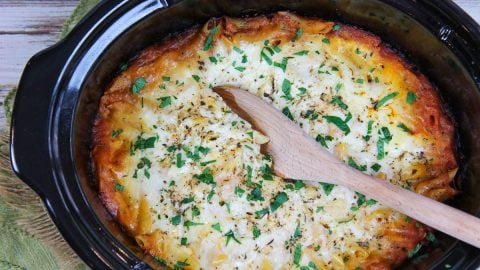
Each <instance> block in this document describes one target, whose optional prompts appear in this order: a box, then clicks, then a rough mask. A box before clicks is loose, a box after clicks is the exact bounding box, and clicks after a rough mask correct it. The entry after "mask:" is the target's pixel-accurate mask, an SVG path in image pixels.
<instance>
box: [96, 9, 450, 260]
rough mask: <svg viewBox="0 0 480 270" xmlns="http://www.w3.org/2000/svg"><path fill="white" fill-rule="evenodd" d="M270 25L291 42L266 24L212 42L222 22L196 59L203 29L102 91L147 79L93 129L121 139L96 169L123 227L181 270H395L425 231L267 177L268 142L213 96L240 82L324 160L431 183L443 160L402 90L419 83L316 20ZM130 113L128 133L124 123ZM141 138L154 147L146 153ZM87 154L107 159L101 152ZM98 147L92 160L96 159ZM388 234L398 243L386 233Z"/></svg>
mask: <svg viewBox="0 0 480 270" xmlns="http://www.w3.org/2000/svg"><path fill="white" fill-rule="evenodd" d="M276 16H280V17H282V16H284V17H285V16H287V17H288V19H289V20H295V21H299V22H301V23H302V25H303V28H296V29H295V31H293V32H292V31H291V30H290V32H289V36H288V37H287V38H286V37H285V36H282V35H274V34H275V33H278V31H280V30H278V29H274V30H268V29H269V28H268V27H265V28H266V29H265V30H264V31H263V30H262V31H258V32H255V35H254V36H248V37H244V36H240V38H231V37H229V36H228V35H224V34H222V31H223V30H224V29H223V27H225V26H224V25H221V24H220V25H218V30H219V31H218V32H217V33H214V34H213V35H212V36H213V42H212V44H211V48H208V50H204V47H208V46H207V45H208V44H207V43H208V35H209V34H211V33H212V30H211V28H207V26H206V27H205V28H203V29H201V30H199V33H203V34H201V36H195V37H194V38H191V40H190V42H191V43H192V44H189V45H188V46H184V47H181V48H179V49H172V51H170V52H168V51H167V52H166V53H164V54H162V55H160V56H159V57H158V58H156V59H155V61H153V62H151V63H148V64H146V65H138V66H135V65H134V66H132V67H130V68H129V70H128V71H126V72H124V73H123V74H122V75H120V78H122V77H123V78H124V79H126V80H128V81H130V84H128V87H123V88H121V87H120V88H121V90H118V89H117V88H116V87H115V84H114V86H113V87H112V88H111V90H110V91H109V92H107V94H106V96H108V95H113V94H115V92H116V91H125V92H131V91H132V88H131V87H132V86H133V87H135V84H137V83H138V80H139V79H141V78H143V79H145V81H146V84H145V85H144V86H143V85H137V86H141V87H140V88H141V90H140V91H139V92H138V93H136V94H131V93H128V96H129V97H128V98H125V99H124V100H123V101H120V103H122V104H123V105H121V106H118V104H117V103H115V102H117V101H114V102H111V104H110V105H108V104H107V103H108V102H107V101H106V97H104V99H105V100H104V101H103V102H104V104H107V105H105V106H106V107H108V109H109V110H110V114H108V116H105V115H107V114H105V115H104V116H105V117H104V118H101V120H100V122H101V121H109V123H110V125H109V126H108V127H110V128H111V130H112V131H116V132H119V130H121V133H120V134H118V135H116V136H115V137H108V138H106V139H105V141H104V142H106V143H105V144H108V145H110V147H111V148H110V149H119V152H118V153H115V151H113V150H112V151H111V156H116V155H120V154H119V153H120V152H122V151H120V150H121V149H123V150H124V151H123V152H122V153H123V154H122V155H120V156H121V160H122V161H121V164H120V165H119V166H117V165H115V166H113V165H112V166H109V165H105V164H101V163H102V162H100V161H99V159H97V164H96V166H97V168H99V169H98V170H102V169H103V168H107V167H108V168H107V170H108V171H111V172H112V175H114V176H113V179H114V181H113V182H112V183H110V184H109V185H115V187H116V190H114V191H112V192H113V193H115V194H120V196H122V198H124V200H125V201H127V202H128V205H129V207H130V208H131V209H130V208H129V209H130V210H129V211H131V212H132V213H133V212H135V213H137V214H136V216H135V215H134V216H135V217H134V218H133V219H137V220H138V223H135V221H133V222H132V221H128V222H127V221H126V220H127V219H126V218H125V217H123V218H122V216H119V219H120V221H121V222H122V221H123V223H124V225H126V224H134V225H131V226H130V227H128V226H127V229H128V230H129V231H130V233H132V234H133V236H135V237H136V238H137V241H138V242H139V243H140V244H141V245H142V246H143V247H144V248H145V249H146V250H147V251H149V252H150V253H151V254H152V255H153V256H156V258H158V259H159V260H160V261H162V262H166V263H167V264H168V265H170V266H175V265H180V266H182V265H183V266H185V269H200V268H201V269H291V268H294V267H295V266H296V267H300V266H309V265H310V267H311V269H315V267H316V268H318V269H344V268H350V269H355V268H356V267H365V268H368V265H369V264H368V263H369V261H379V262H383V263H385V265H387V267H390V266H392V265H395V264H398V262H399V261H400V262H401V260H402V259H403V258H404V257H405V256H406V250H407V249H411V248H413V247H414V246H415V244H416V243H417V242H418V241H419V240H420V239H422V238H423V237H424V232H423V229H422V228H417V227H416V226H414V225H413V224H411V223H409V222H408V219H407V221H405V220H406V218H405V216H403V215H401V214H399V213H396V212H393V211H391V210H389V209H386V208H384V207H383V206H382V205H381V204H379V203H376V202H375V201H373V200H371V199H369V198H364V196H363V195H361V194H358V193H356V192H354V191H352V190H349V189H347V188H345V187H341V186H334V187H332V186H329V185H322V184H318V183H310V182H305V183H303V184H302V182H297V183H296V182H286V181H284V180H282V179H280V178H278V177H276V176H273V175H271V173H269V172H268V168H270V167H271V164H272V161H271V160H270V159H269V158H268V156H265V155H263V154H262V153H261V152H260V146H261V144H263V143H266V142H267V141H268V138H265V137H264V136H263V135H261V134H260V133H258V132H256V131H254V130H252V127H251V125H250V124H249V123H248V122H246V121H244V120H243V119H241V118H240V117H239V116H238V115H236V114H235V113H234V112H232V111H231V109H230V108H229V107H228V106H227V105H226V104H225V103H224V102H223V100H222V99H221V97H219V96H218V95H217V94H216V93H214V92H213V91H212V87H214V86H218V85H233V86H237V87H240V88H243V89H246V90H248V91H250V92H252V93H254V94H256V95H258V96H260V97H262V98H263V99H264V100H266V101H267V102H269V103H270V104H272V106H274V107H276V108H277V109H279V110H283V111H285V110H286V109H285V108H288V110H289V111H290V113H291V116H292V117H293V120H294V121H295V122H296V123H297V124H299V125H300V126H301V127H302V128H303V129H304V130H305V131H306V132H308V133H309V134H310V135H312V137H316V138H318V141H319V143H322V145H323V146H324V147H325V149H326V150H328V151H329V152H331V153H332V154H335V155H337V156H338V157H339V158H340V159H342V160H344V161H345V162H347V163H349V164H350V165H352V166H358V168H360V169H362V170H364V171H365V172H366V173H368V174H372V175H376V176H377V177H379V178H382V179H387V180H390V181H392V182H393V183H395V184H399V185H402V186H405V187H409V186H411V185H412V182H411V181H414V182H413V183H416V182H417V181H418V180H425V179H430V178H432V177H434V176H437V175H430V174H429V170H428V168H429V166H430V164H434V165H435V166H437V165H438V164H440V165H445V162H443V161H442V160H441V158H439V156H438V155H437V154H436V151H437V150H436V149H437V148H438V146H437V145H436V140H437V139H439V138H436V137H435V136H436V135H432V134H433V133H432V132H429V131H427V132H425V131H422V130H421V128H422V127H418V126H417V125H418V123H419V122H418V119H416V118H417V116H416V115H415V112H416V111H415V106H416V103H415V101H413V102H412V100H411V98H412V97H410V100H409V101H408V102H407V99H409V98H408V97H407V96H408V95H411V94H409V92H410V93H414V94H415V93H418V92H419V91H420V90H419V89H420V86H419V85H415V83H418V82H415V81H414V82H410V81H409V80H412V79H416V78H417V77H416V75H414V74H413V73H412V72H411V71H410V70H409V69H408V68H407V67H406V66H405V65H404V64H403V63H401V62H400V64H399V62H398V61H399V60H398V59H397V58H394V59H393V60H392V58H391V57H390V58H389V57H387V56H386V55H385V54H384V53H383V52H382V48H378V47H375V46H372V44H371V43H369V42H362V41H361V40H360V41H359V40H355V39H348V38H345V37H342V36H341V35H334V34H332V33H334V32H335V31H336V30H338V29H337V27H334V28H333V29H334V30H332V27H333V24H332V23H329V22H323V21H315V23H316V24H315V25H317V26H322V27H323V28H325V29H327V30H326V31H316V32H315V31H313V30H312V29H311V28H309V26H308V25H307V26H305V24H306V22H305V21H302V20H303V19H301V18H297V17H293V16H291V15H289V14H280V15H276ZM307 22H312V20H309V21H307ZM210 26H211V24H210ZM310 27H312V28H313V29H317V28H315V27H313V26H311V25H310ZM322 27H320V28H322ZM345 28H348V27H346V26H345ZM298 29H302V30H303V34H302V35H299V34H298V33H299V32H298ZM335 29H336V30H335ZM349 29H350V31H359V30H355V29H351V28H349ZM309 30H311V31H309ZM340 30H341V31H347V30H348V29H347V30H342V29H340ZM312 31H313V33H312ZM362 33H363V32H362ZM295 34H297V38H296V40H293V41H292V36H295ZM239 35H240V34H239ZM242 37H244V38H242ZM275 37H277V38H275ZM274 44H275V45H274ZM179 52H182V56H179ZM265 55H266V57H265ZM395 69H397V70H395ZM120 80H121V79H117V81H120ZM136 82H137V83H136ZM432 90H433V89H430V91H432ZM389 97H390V98H389ZM416 97H417V99H418V98H419V95H417V96H416ZM127 99H128V100H129V101H126V100H127ZM382 103H383V104H382ZM112 104H117V106H118V107H116V106H115V105H112ZM127 104H128V105H127ZM380 105H381V106H380ZM434 106H438V107H439V105H438V104H437V105H435V104H434ZM439 110H440V111H441V109H439ZM127 114H128V117H129V119H134V120H133V121H134V122H135V123H136V124H135V125H132V124H130V123H131V121H125V120H124V119H126V118H125V117H126V116H125V115H127ZM332 119H333V120H332ZM335 119H336V120H335ZM338 121H341V122H343V125H344V126H346V127H347V128H345V127H343V128H342V127H341V125H342V124H339V122H338ZM369 123H370V124H369ZM402 125H403V127H402ZM99 126H100V124H99V123H97V126H96V129H97V133H98V130H99ZM369 126H370V130H371V131H370V132H369V131H368V130H369ZM347 129H348V131H347ZM106 133H108V134H109V130H107V131H106ZM448 136H451V134H448ZM148 138H150V140H151V141H150V143H151V145H149V146H147V147H145V145H143V146H142V145H141V142H145V140H148ZM152 140H153V143H152ZM448 143H450V142H447V143H446V144H448ZM382 146H383V150H382ZM95 147H96V149H95V151H106V150H104V148H102V147H103V146H102V145H101V144H97V145H95ZM127 149H128V150H127ZM95 151H94V157H95V156H96V155H97V156H98V155H99V154H98V152H95ZM109 162H111V160H109ZM354 164H356V165H354ZM432 166H433V165H432ZM455 166H456V164H454V166H453V168H444V169H445V170H451V169H454V167H455ZM422 168H425V169H422ZM210 176H211V177H212V179H210V180H209V177H210ZM100 178H102V177H100ZM100 181H102V179H100ZM105 181H106V180H105ZM105 181H104V182H105ZM409 181H410V182H409ZM105 183H106V182H105ZM110 189H111V187H110ZM279 198H283V200H281V201H280V202H281V203H278V205H276V203H275V201H276V199H279ZM359 203H360V205H358V204H359ZM142 205H143V206H142ZM277 206H278V208H276V207H277ZM142 207H143V208H145V209H146V210H142V209H143V208H142ZM141 208H142V209H141ZM132 209H133V210H132ZM135 209H136V210H135ZM262 210H263V211H265V213H263V214H260V212H257V211H262ZM256 212H257V213H259V214H256ZM114 214H115V213H114ZM135 224H137V225H135ZM138 224H142V226H139V225H138ZM392 226H396V228H397V231H396V232H397V234H398V235H399V237H400V238H402V240H401V241H400V240H398V239H397V240H395V239H394V238H393V237H386V236H385V231H386V230H387V229H386V228H389V227H392ZM254 231H255V232H256V234H255V236H254ZM405 232H410V234H408V233H405ZM405 235H407V236H405ZM182 238H183V241H184V242H185V243H183V245H182ZM398 247H401V248H402V250H401V251H399V250H397V249H398ZM393 251H395V252H397V253H395V254H396V255H391V254H392V252H393ZM389 256H390V257H391V258H390V257H389ZM392 256H393V257H392ZM382 257H384V258H382ZM399 258H400V259H399ZM187 264H188V266H187Z"/></svg>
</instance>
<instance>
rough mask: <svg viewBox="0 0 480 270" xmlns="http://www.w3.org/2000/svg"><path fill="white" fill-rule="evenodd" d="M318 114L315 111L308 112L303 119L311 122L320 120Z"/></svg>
mask: <svg viewBox="0 0 480 270" xmlns="http://www.w3.org/2000/svg"><path fill="white" fill-rule="evenodd" d="M318 116H319V115H318V113H317V112H316V111H314V110H307V112H306V113H305V114H304V115H303V116H302V117H303V118H306V119H309V120H311V121H314V120H317V119H318Z"/></svg>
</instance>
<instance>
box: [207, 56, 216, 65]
mask: <svg viewBox="0 0 480 270" xmlns="http://www.w3.org/2000/svg"><path fill="white" fill-rule="evenodd" d="M208 59H209V60H210V62H212V63H214V64H216V63H218V60H217V58H215V56H210V57H208Z"/></svg>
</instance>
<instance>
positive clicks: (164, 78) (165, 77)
mask: <svg viewBox="0 0 480 270" xmlns="http://www.w3.org/2000/svg"><path fill="white" fill-rule="evenodd" d="M162 80H164V81H166V82H169V81H170V77H168V76H162Z"/></svg>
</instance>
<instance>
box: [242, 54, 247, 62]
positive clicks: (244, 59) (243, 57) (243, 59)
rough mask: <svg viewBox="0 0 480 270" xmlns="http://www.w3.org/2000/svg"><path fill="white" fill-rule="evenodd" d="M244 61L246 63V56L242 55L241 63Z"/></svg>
mask: <svg viewBox="0 0 480 270" xmlns="http://www.w3.org/2000/svg"><path fill="white" fill-rule="evenodd" d="M245 63H247V56H246V55H242V64H245Z"/></svg>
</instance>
